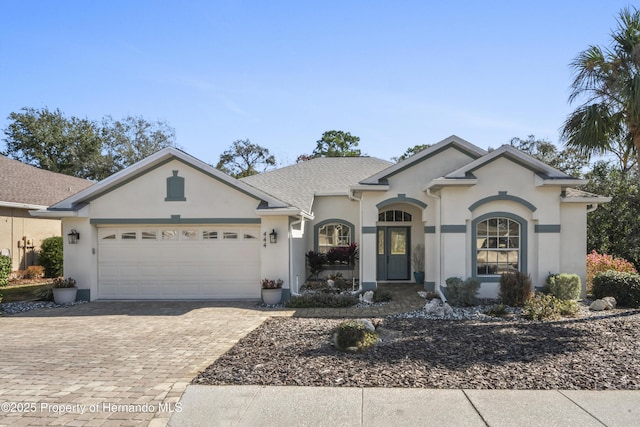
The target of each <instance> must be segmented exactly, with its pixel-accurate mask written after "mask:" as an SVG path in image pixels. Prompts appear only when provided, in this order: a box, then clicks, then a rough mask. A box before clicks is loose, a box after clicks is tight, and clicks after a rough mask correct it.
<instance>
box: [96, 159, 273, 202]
mask: <svg viewBox="0 0 640 427" xmlns="http://www.w3.org/2000/svg"><path fill="white" fill-rule="evenodd" d="M173 160H177V161H178V162H180V163H182V164H184V165H185V166H188V167H190V168H191V169H194V170H197V171H198V172H200V173H202V174H204V175H207V176H208V177H210V178H213V179H215V180H216V181H218V182H220V183H222V184H225V185H227V186H229V187H231V188H233V189H234V190H236V191H239V192H240V193H242V194H245V195H247V196H249V197H251V198H252V199H255V200H262V199H261V198H259V197H257V196H255V195H254V194H251V193H249V192H248V191H245V190H243V189H241V188H239V187H237V186H235V185H233V184H231V183H229V182H226V181H223V180H222V179H220V178H219V177H217V176H215V175H214V174H212V173H209V172H207V171H205V170H204V169H202V168H199V167H197V166H194V165H193V164H191V163H188V162H186V161H185V160H183V159H181V158H179V157H176V156H171V157H169V158H167V159H165V160H163V161H161V162H158V163H157V164H155V165H153V166H149V167H148V168H146V169H144V170H143V171H140V172H138V173H135V174H133V175H131V176H130V177H129V178H127V179H125V180H124V181H122V182H120V183H118V184H116V185H114V186H113V187H110V188H107V189H105V190H103V191H101V192H99V193H96V194H94V195H93V196H91V197H90V198H88V199H85V200H83V202H90V201H92V200H95V199H98V198H100V197H102V196H104V195H105V194H108V193H111V192H112V191H114V190H117V189H118V188H120V187H123V186H124V185H126V184H129V183H130V182H132V181H134V180H136V179H138V178H140V177H141V176H143V175H146V174H148V173H149V172H152V171H154V170H156V169H158V168H160V167H162V166H164V165H166V164H167V163H169V162H172V161H173Z"/></svg>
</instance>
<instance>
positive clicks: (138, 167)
mask: <svg viewBox="0 0 640 427" xmlns="http://www.w3.org/2000/svg"><path fill="white" fill-rule="evenodd" d="M173 160H177V161H179V162H181V163H184V164H185V165H187V166H189V167H192V168H194V169H196V170H198V171H200V172H202V173H203V174H205V175H207V176H209V177H211V178H213V179H215V180H217V181H220V182H222V183H223V184H225V185H228V186H229V187H231V188H233V189H235V190H237V191H239V192H241V193H244V194H246V195H248V196H250V197H253V198H254V199H256V200H257V201H259V202H261V204H263V205H265V204H266V206H267V207H271V208H282V207H287V204H286V203H285V202H283V201H281V200H278V199H276V198H274V197H272V196H270V195H268V194H266V193H264V192H262V191H260V190H258V189H256V188H253V187H251V186H249V185H247V184H245V183H243V182H242V181H239V180H237V179H235V178H233V177H231V176H229V175H227V174H225V173H223V172H221V171H219V170H218V169H216V168H214V167H212V166H210V165H208V164H206V163H204V162H202V161H201V160H198V159H196V158H195V157H193V156H190V155H189V154H187V153H185V152H184V151H182V150H178V149H176V148H173V147H167V148H164V149H162V150H160V151H158V152H156V153H154V154H152V155H151V156H149V157H147V158H145V159H143V160H141V161H139V162H137V163H135V164H133V165H131V166H129V167H128V168H125V169H123V170H121V171H120V172H117V173H115V174H113V175H111V176H110V177H108V178H106V179H104V180H102V181H100V182H99V183H97V184H95V185H94V186H93V187H91V188H88V189H86V190H83V191H80V192H79V193H77V194H75V195H73V196H71V197H69V198H67V199H65V200H63V201H61V202H59V203H57V204H55V205H54V206H52V207H51V208H50V209H51V210H74V209H77V208H79V207H81V206H84V205H85V204H86V203H88V202H91V201H92V200H95V199H97V198H99V197H101V196H103V195H105V194H107V193H110V192H111V191H114V190H116V189H117V188H119V187H121V186H123V185H126V184H127V183H129V182H132V181H134V180H136V179H137V178H139V177H140V176H142V175H145V174H147V173H148V172H150V171H152V170H155V169H157V168H159V167H161V166H163V165H165V164H167V163H168V162H170V161H173Z"/></svg>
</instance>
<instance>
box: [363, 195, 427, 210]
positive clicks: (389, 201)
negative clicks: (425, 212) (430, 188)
mask: <svg viewBox="0 0 640 427" xmlns="http://www.w3.org/2000/svg"><path fill="white" fill-rule="evenodd" d="M395 203H409V204H412V205H417V206H420V207H421V208H422V209H426V208H427V204H426V203H425V202H423V201H422V200H418V199H414V198H413V197H407V196H406V195H405V194H398V197H392V198H390V199H387V200H383V201H382V202H380V203H378V204H377V205H376V207H377V208H378V209H382V208H384V207H386V206H389V205H393V204H395Z"/></svg>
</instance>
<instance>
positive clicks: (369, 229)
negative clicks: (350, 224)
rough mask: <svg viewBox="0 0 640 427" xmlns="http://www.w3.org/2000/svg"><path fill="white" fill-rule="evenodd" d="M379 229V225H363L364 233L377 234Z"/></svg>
mask: <svg viewBox="0 0 640 427" xmlns="http://www.w3.org/2000/svg"><path fill="white" fill-rule="evenodd" d="M377 230H378V227H375V226H373V227H371V226H365V227H362V234H376V231H377Z"/></svg>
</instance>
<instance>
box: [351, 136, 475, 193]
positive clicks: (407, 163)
mask: <svg viewBox="0 0 640 427" xmlns="http://www.w3.org/2000/svg"><path fill="white" fill-rule="evenodd" d="M448 149H454V150H457V151H460V152H461V153H463V154H465V155H467V156H468V157H469V161H470V162H471V161H473V160H475V159H478V158H480V157H482V156H484V155H485V154H486V153H487V152H486V151H485V150H483V149H482V148H480V147H476V146H475V145H473V144H471V143H470V142H468V141H465V140H464V139H462V138H460V137H458V136H456V135H451V136H450V137H448V138H445V139H443V140H442V141H440V142H438V143H436V144H434V145H432V146H431V147H429V148H427V149H425V150H422V151H420V152H419V153H418V154H415V155H413V156H411V157H409V158H408V159H405V160H403V161H401V162H399V163H396V164H395V165H393V166H390V167H389V168H387V169H385V170H383V171H380V172H379V173H376V174H375V175H372V176H370V177H368V178H366V179H364V180H362V181H361V182H360V183H361V184H385V183H386V180H387V179H389V178H390V177H391V176H393V175H395V174H397V173H400V172H402V171H404V170H406V169H408V168H411V167H413V166H415V165H417V164H419V163H421V162H423V161H425V160H428V159H430V158H432V157H434V156H435V155H437V154H439V153H442V152H443V151H445V150H448Z"/></svg>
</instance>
